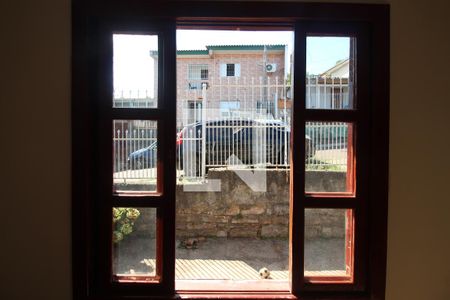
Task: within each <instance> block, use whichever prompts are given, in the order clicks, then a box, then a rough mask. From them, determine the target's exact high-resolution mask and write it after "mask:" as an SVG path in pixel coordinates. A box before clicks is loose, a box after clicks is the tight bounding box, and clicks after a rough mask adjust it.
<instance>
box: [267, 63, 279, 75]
mask: <svg viewBox="0 0 450 300" xmlns="http://www.w3.org/2000/svg"><path fill="white" fill-rule="evenodd" d="M276 70H277V64H266V72H267V73H272V72H275V71H276Z"/></svg>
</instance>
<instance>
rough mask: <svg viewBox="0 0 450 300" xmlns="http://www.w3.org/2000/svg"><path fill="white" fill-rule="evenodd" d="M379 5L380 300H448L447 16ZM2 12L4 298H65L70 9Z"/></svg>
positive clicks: (428, 6)
mask: <svg viewBox="0 0 450 300" xmlns="http://www.w3.org/2000/svg"><path fill="white" fill-rule="evenodd" d="M336 2H342V0H337V1H336ZM359 2H367V3H369V2H373V1H370V0H368V1H362V0H361V1H359ZM377 2H386V3H387V2H389V3H391V4H392V7H391V9H392V10H391V13H392V15H391V21H392V24H391V33H392V35H391V138H390V140H391V145H390V192H389V195H390V199H389V249H388V274H387V292H386V294H387V299H388V300H403V299H408V300H416V299H417V300H422V299H432V300H447V299H450V284H449V283H450V255H449V254H450V196H449V195H450V194H449V193H448V191H447V189H448V188H450V184H449V183H450V179H449V178H450V176H449V171H450V157H449V152H450V151H449V149H450V142H449V138H450V133H449V132H450V121H449V118H450V117H449V111H450V104H449V102H450V88H449V86H450V77H449V76H450V75H449V72H448V70H449V69H450V59H449V54H450V41H449V40H450V39H449V29H450V18H449V16H448V14H449V12H450V9H449V5H448V4H447V2H448V1H446V0H428V1H418V0H391V1H377ZM0 14H1V15H2V18H0V20H1V21H0V22H1V27H0V28H1V33H2V34H1V37H2V39H1V46H0V59H1V63H0V70H1V71H0V74H1V80H0V82H1V89H0V95H1V96H0V97H1V106H0V114H1V115H0V125H1V127H0V140H1V145H2V146H1V147H0V149H1V150H0V166H1V169H0V170H1V171H0V174H1V175H0V176H1V180H0V187H1V194H0V195H1V196H0V199H1V212H2V214H1V217H0V220H1V221H0V222H1V223H0V224H1V226H0V228H1V229H0V230H1V232H0V253H1V254H0V262H1V263H0V271H1V272H0V274H1V275H0V298H1V299H28V298H29V299H58V300H65V299H70V298H71V260H70V259H71V253H70V252H71V244H70V243H71V237H70V230H71V229H70V157H71V154H70V134H71V131H70V42H71V37H70V3H69V1H68V0H41V1H30V0H29V1H26V0H25V1H2V3H1V7H0ZM416 74H422V75H421V76H417V75H416Z"/></svg>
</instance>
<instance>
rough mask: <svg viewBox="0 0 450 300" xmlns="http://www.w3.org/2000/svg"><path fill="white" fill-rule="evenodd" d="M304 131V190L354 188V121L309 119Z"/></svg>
mask: <svg viewBox="0 0 450 300" xmlns="http://www.w3.org/2000/svg"><path fill="white" fill-rule="evenodd" d="M305 131H306V160H305V163H306V165H305V191H306V192H352V191H353V188H352V186H353V181H354V179H353V177H354V174H352V173H353V172H352V162H353V159H352V158H353V142H352V141H353V138H352V136H353V134H352V131H353V126H352V124H351V123H342V122H307V123H306V128H305ZM349 157H350V159H349Z"/></svg>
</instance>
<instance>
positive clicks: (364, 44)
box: [72, 2, 389, 300]
mask: <svg viewBox="0 0 450 300" xmlns="http://www.w3.org/2000/svg"><path fill="white" fill-rule="evenodd" d="M149 8H150V6H148V5H147V4H145V3H143V2H142V3H141V2H139V3H134V4H132V5H129V6H123V5H121V4H120V3H116V2H113V3H108V4H103V3H98V5H97V6H95V7H92V6H91V5H88V4H84V3H80V5H78V6H77V7H76V8H75V12H74V19H73V24H74V26H73V27H74V28H75V29H74V35H73V43H72V44H73V45H75V46H74V53H73V63H72V66H73V67H72V68H73V71H72V74H73V76H72V78H73V81H72V84H73V87H74V89H73V99H72V101H73V108H72V109H73V118H72V122H73V126H72V128H73V151H72V153H73V162H74V164H73V176H72V177H73V228H74V231H73V232H74V233H73V254H74V255H73V269H74V276H73V278H74V279H73V280H74V281H73V285H74V289H73V290H74V298H77V299H92V298H99V299H100V298H115V299H127V298H130V297H149V298H151V297H153V296H155V297H156V296H159V297H179V295H176V294H181V297H184V296H186V295H187V296H189V295H190V296H192V297H196V298H199V299H203V298H211V297H214V298H221V297H225V298H233V297H236V298H239V297H241V294H242V292H243V290H244V292H248V291H251V293H250V294H248V296H249V297H252V296H254V297H256V298H258V297H259V298H263V297H264V298H270V297H272V298H283V297H284V298H286V297H291V298H293V299H299V298H301V299H318V300H320V299H330V298H335V297H341V298H342V297H344V298H347V297H348V298H358V299H367V300H368V299H374V298H380V299H383V297H384V296H383V295H384V287H385V278H386V236H387V233H386V228H387V227H386V221H387V175H388V164H387V158H388V140H389V138H388V128H389V127H388V119H389V115H388V107H389V103H388V95H389V89H388V83H389V78H388V77H389V66H388V61H389V55H388V49H389V44H388V43H389V40H388V36H389V26H388V24H389V7H388V6H386V5H353V4H351V5H350V4H348V5H347V4H338V5H335V4H333V5H329V4H318V5H316V4H307V3H277V2H269V3H264V2H262V3H254V4H252V3H245V4H242V3H238V2H230V3H226V2H219V3H217V4H215V5H205V4H204V3H199V4H195V3H185V4H184V3H182V2H181V3H176V4H175V3H168V4H164V5H163V4H155V5H153V4H152V6H151V9H149ZM97 9H100V10H101V11H102V13H99V12H98V11H97ZM243 11H244V12H249V15H248V16H243V13H242V12H243ZM234 12H236V13H234ZM147 13H148V14H149V15H148V16H147V17H145V16H144V15H145V14H147ZM199 16H201V17H199ZM208 16H213V17H208ZM267 16H270V18H269V19H267ZM163 17H165V18H163ZM229 18H231V19H230V20H232V22H230V23H228V22H227V21H226V20H228V19H229ZM327 19H328V20H327ZM332 20H339V22H333V21H332ZM362 21H363V22H362ZM267 25H268V26H269V27H270V29H271V30H273V29H274V28H289V30H293V31H294V32H295V44H294V55H293V58H294V59H293V61H294V62H295V64H293V65H292V67H291V73H292V74H293V81H294V84H293V100H292V101H293V105H292V114H293V116H292V117H293V118H292V125H291V126H290V127H289V128H286V126H284V125H283V124H281V125H280V121H279V120H263V122H262V121H261V120H258V126H259V127H258V128H261V127H263V128H265V127H264V126H268V125H270V126H275V127H278V128H282V129H283V130H284V131H283V135H279V134H278V132H280V130H278V131H276V130H274V131H272V132H277V133H276V134H275V133H271V134H270V135H268V136H269V137H270V138H272V139H279V138H280V137H281V136H285V135H286V136H287V135H288V134H289V138H288V139H287V140H288V141H289V145H290V148H289V149H288V148H284V149H286V150H284V149H283V151H280V155H279V156H278V157H280V156H281V153H284V154H283V157H289V159H290V168H291V170H292V172H290V176H285V177H284V178H283V182H288V183H289V187H290V188H289V192H290V195H289V230H288V232H289V238H288V243H289V247H288V248H289V251H288V252H289V253H290V257H289V270H290V271H289V280H288V281H286V283H289V284H287V285H285V286H283V288H281V289H271V290H270V291H267V288H266V287H267V285H271V286H273V283H274V282H275V281H276V280H270V279H266V278H264V279H261V282H262V284H261V288H260V289H256V290H255V289H254V286H253V287H252V286H251V287H249V288H245V285H244V287H243V288H241V290H240V292H238V293H237V292H236V289H235V286H234V285H232V286H231V288H230V285H227V283H226V282H221V281H220V280H219V281H217V282H215V283H213V284H212V285H209V286H207V290H206V291H205V290H204V289H205V286H204V285H205V282H203V281H201V280H195V281H192V282H188V283H187V284H186V285H185V286H184V289H178V290H177V289H176V286H175V282H176V278H175V267H176V266H175V249H176V247H178V244H177V243H176V242H175V230H176V227H175V226H176V224H175V219H176V217H175V206H176V205H175V199H176V193H177V192H178V190H177V186H176V178H177V172H178V171H177V167H176V166H177V164H178V163H180V162H179V161H177V154H176V153H177V151H179V149H180V147H179V145H180V144H184V143H185V142H186V137H185V136H183V135H182V134H180V135H179V136H178V137H177V140H175V135H176V133H177V128H176V122H177V119H176V111H177V106H176V27H177V26H179V27H180V28H187V29H192V28H194V27H196V28H197V27H201V26H206V27H208V26H211V27H213V28H231V29H233V30H243V29H245V30H247V29H249V28H252V27H257V28H264V26H267ZM119 35H129V38H130V39H131V40H133V39H136V38H138V37H139V36H141V37H142V36H143V37H147V39H144V40H143V41H140V42H137V43H136V45H135V46H131V47H130V49H133V50H136V52H133V53H132V54H129V62H128V64H132V65H135V66H145V68H143V69H144V71H145V72H144V73H145V76H143V77H145V78H141V80H142V82H144V83H145V84H149V86H148V89H149V90H150V91H151V97H152V99H154V102H153V103H154V104H152V105H151V106H149V105H146V106H130V107H128V106H126V105H125V106H122V105H120V106H117V105H116V101H115V100H114V79H115V76H120V75H122V76H123V78H125V79H127V78H130V76H129V74H130V72H133V73H134V72H136V74H137V75H138V77H139V74H141V73H139V72H138V71H129V72H128V73H125V74H120V75H119V73H118V72H117V71H116V69H115V67H116V65H117V61H114V59H113V58H114V57H115V56H116V55H117V52H115V51H114V39H115V38H116V37H117V36H119ZM316 37H320V38H325V39H327V38H330V37H344V38H347V39H348V53H349V58H350V63H349V66H350V72H349V85H348V98H349V100H348V105H344V106H342V105H339V109H338V108H334V109H333V108H329V107H326V108H323V109H322V107H320V108H319V107H316V108H314V107H313V106H309V105H308V101H307V94H306V93H307V77H306V73H307V67H308V60H307V57H308V52H309V51H312V50H311V48H310V46H311V44H310V43H308V39H309V38H316ZM129 45H131V44H129ZM142 45H145V46H142ZM140 48H141V49H140ZM322 49H323V48H322ZM329 49H330V52H333V51H335V50H336V49H335V48H334V47H332V48H329ZM141 50H142V51H141ZM149 50H150V51H151V53H154V54H153V55H154V56H155V57H157V58H158V59H157V61H155V62H151V61H147V59H148V52H149ZM141 52H142V53H145V54H146V55H147V56H145V55H142V57H141V55H140V53H141ZM212 55H214V53H212ZM139 59H143V61H139ZM335 61H337V60H335ZM228 65H230V67H228ZM231 66H234V67H231ZM286 69H288V68H286ZM136 74H134V75H136ZM142 74H143V73H142ZM240 75H241V74H240V65H239V64H228V63H226V64H221V67H220V77H239V76H240ZM206 76H207V74H206V72H205V71H204V72H203V74H202V71H201V70H200V72H199V77H200V80H203V79H202V77H203V78H206ZM236 81H237V80H236ZM134 83H136V81H134V80H132V81H130V82H129V84H130V85H132V84H134ZM236 88H240V87H239V86H237V87H236ZM261 88H265V86H263V85H261ZM267 88H269V87H267ZM219 99H220V98H219ZM222 99H223V98H222ZM257 99H258V98H254V100H255V101H257ZM233 105H235V106H236V105H239V104H237V103H234V104H232V105H231V106H230V104H228V107H227V109H230V110H232V109H233V108H232V106H233ZM241 121H242V120H241ZM243 121H246V122H248V120H243ZM137 123H139V124H142V125H143V127H139V128H137V131H136V133H134V132H133V133H130V129H129V128H132V126H130V125H131V124H137ZM244 123H245V122H244ZM261 124H262V125H261ZM212 125H213V126H216V127H217V128H219V132H220V131H221V130H222V131H223V132H224V134H223V135H224V136H232V135H234V134H236V133H240V132H244V129H245V128H247V127H249V126H250V125H248V124H246V123H245V124H243V123H242V122H241V124H239V126H235V124H234V123H231V124H230V123H225V124H223V123H218V122H216V123H212ZM233 126H234V127H238V130H236V131H234V130H228V128H233ZM203 129H208V128H203ZM197 132H198V134H199V135H196V134H197ZM263 132H266V131H263ZM181 133H184V132H181ZM193 133H194V135H193V136H191V138H192V141H194V143H196V141H197V140H198V138H199V136H201V135H202V134H204V133H205V130H202V129H200V130H198V131H193ZM130 134H133V142H131V140H130ZM134 134H136V135H134ZM265 134H267V133H265ZM244 137H245V135H242V136H239V139H233V138H232V139H231V140H232V141H233V142H234V141H240V140H241V138H244ZM315 139H316V140H317V143H316V144H314V143H311V142H309V141H314V140H315ZM228 145H229V146H230V148H231V149H233V148H232V147H234V144H228ZM307 145H309V146H307ZM316 145H317V147H316ZM177 147H178V148H177ZM253 150H256V149H252V151H253ZM275 157H277V156H275ZM263 163H267V161H263ZM311 166H314V168H312V167H311ZM276 168H281V167H278V166H277V167H276ZM324 169H325V170H333V172H336V170H337V171H342V172H340V173H343V174H344V175H342V174H341V175H342V176H343V177H342V178H341V179H342V181H341V183H342V184H341V185H333V189H332V190H331V191H330V190H329V189H328V187H329V186H330V185H331V184H333V182H334V181H335V178H334V177H333V178H331V177H328V178H325V177H324V176H323V174H324V173H323V171H324ZM201 172H203V171H201ZM250 172H251V173H252V174H253V175H254V174H256V173H257V169H256V168H255V169H251V170H250ZM336 173H337V172H336ZM192 174H194V175H196V174H197V171H196V170H194V171H193V172H192ZM200 174H201V173H200ZM287 174H288V173H287ZM333 175H336V174H334V173H333ZM308 176H309V177H308ZM337 176H340V175H337ZM207 179H208V180H209V179H212V178H207ZM183 180H184V179H183ZM311 182H315V183H316V184H315V185H311V184H310V183H311ZM275 186H276V184H275ZM190 188H195V186H194V185H192V184H191V185H190ZM221 199H222V200H223V201H227V198H226V197H222V198H221ZM247 200H248V199H242V201H243V202H245V201H247ZM253 200H257V198H255V199H253ZM194 208H196V209H207V208H204V207H194ZM260 210H261V207H258V205H256V204H248V207H246V208H245V209H242V210H240V217H241V218H245V217H246V214H247V213H248V212H253V213H255V212H256V213H257V212H258V211H260ZM282 210H283V208H280V207H277V209H273V210H271V216H270V218H277V217H278V216H279V215H278V214H279V213H280V212H281V211H282ZM227 213H229V212H226V211H225V210H224V215H225V214H227ZM318 215H323V216H328V217H327V218H322V219H321V221H320V222H318V221H317V220H316V219H315V218H316V216H318ZM142 220H146V222H144V223H143V222H142ZM205 220H206V219H205ZM330 220H334V221H335V224H334V225H332V226H330V225H329V224H330V223H329V221H330ZM239 221H240V220H236V222H239ZM263 221H264V222H269V221H270V220H269V219H267V220H263ZM205 222H206V221H205ZM137 228H139V229H140V232H141V233H142V236H140V237H139V239H130V238H129V237H131V235H132V234H133V232H134V231H135V230H137ZM244 229H245V228H244ZM272 229H273V228H272ZM273 230H274V229H273ZM318 231H321V232H322V233H323V234H325V235H327V234H329V235H333V234H337V235H340V237H341V238H340V240H339V241H340V242H337V243H336V244H335V245H334V247H332V249H333V250H334V249H337V250H336V253H339V255H338V257H336V258H333V257H328V258H327V257H325V258H324V257H322V258H321V259H331V260H333V259H336V260H337V262H338V263H337V264H336V268H335V269H334V271H335V272H330V270H328V269H327V270H323V269H320V268H318V269H317V268H313V267H311V263H313V262H314V260H316V259H317V253H318V252H314V251H313V252H311V249H309V248H308V247H307V246H305V245H306V242H307V240H308V238H309V237H310V235H313V234H315V233H316V232H318ZM238 233H239V232H238ZM194 245H195V243H194V242H193V241H188V242H187V243H185V244H184V246H189V247H194ZM137 249H141V250H142V249H143V250H144V252H145V253H147V257H145V258H142V259H139V260H138V257H137V256H136V251H137ZM258 250H259V251H261V252H264V249H258ZM338 251H340V252H338ZM252 254H253V253H248V255H250V256H251V255H252ZM136 266H138V267H136ZM214 266H216V265H214V264H208V263H206V264H205V268H207V269H208V268H209V269H210V268H212V267H214ZM262 273H264V274H265V271H264V269H262ZM264 274H263V275H264ZM263 275H261V276H262V277H263ZM263 280H266V281H263ZM275 283H276V282H275ZM199 287H200V288H199ZM202 287H203V291H200V290H201V288H202ZM227 287H228V289H229V290H228V291H227ZM252 288H253V289H252Z"/></svg>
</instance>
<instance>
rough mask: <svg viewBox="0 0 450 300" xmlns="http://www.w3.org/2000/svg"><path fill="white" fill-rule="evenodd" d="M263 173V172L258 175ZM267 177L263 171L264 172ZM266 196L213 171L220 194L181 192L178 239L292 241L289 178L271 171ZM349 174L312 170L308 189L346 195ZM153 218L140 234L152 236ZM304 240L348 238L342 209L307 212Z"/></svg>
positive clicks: (145, 220) (145, 219) (143, 220)
mask: <svg viewBox="0 0 450 300" xmlns="http://www.w3.org/2000/svg"><path fill="white" fill-rule="evenodd" d="M256 172H258V171H256ZM261 172H263V171H261ZM264 172H266V174H267V191H266V192H254V191H252V190H251V189H250V188H249V187H248V186H247V185H246V184H245V183H244V182H243V181H242V180H241V179H240V178H239V176H238V175H237V174H236V173H235V172H233V171H231V170H224V169H211V170H209V173H208V177H209V178H210V179H220V180H221V192H185V191H184V190H183V185H177V191H176V197H177V199H176V210H177V220H176V235H177V238H187V237H200V236H201V237H246V238H287V237H288V222H289V173H288V172H286V171H285V170H268V171H264ZM345 184H346V178H345V173H344V172H324V171H310V172H307V174H306V190H309V191H324V192H327V191H344V190H345ZM151 224H155V222H154V216H150V215H146V214H145V212H144V213H143V214H142V215H141V217H140V218H139V220H138V221H137V223H136V229H137V230H136V234H138V232H146V233H148V232H149V229H150V228H149V226H152V225H151ZM305 230H306V231H305V235H306V237H307V238H312V237H326V238H331V237H343V236H344V234H345V213H344V211H343V210H336V209H335V210H332V209H314V210H307V212H306V216H305Z"/></svg>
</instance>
